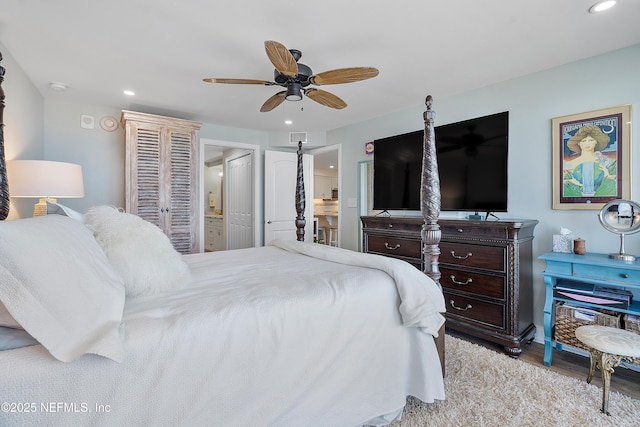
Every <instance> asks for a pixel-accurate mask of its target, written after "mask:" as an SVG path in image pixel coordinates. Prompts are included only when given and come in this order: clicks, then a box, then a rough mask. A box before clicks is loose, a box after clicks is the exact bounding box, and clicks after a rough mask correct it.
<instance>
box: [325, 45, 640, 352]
mask: <svg viewBox="0 0 640 427" xmlns="http://www.w3.org/2000/svg"><path fill="white" fill-rule="evenodd" d="M638 70H640V45H635V46H632V47H629V48H626V49H622V50H618V51H614V52H610V53H608V54H605V55H601V56H598V57H594V58H590V59H586V60H583V61H579V62H576V63H572V64H568V65H565V66H562V67H558V68H554V69H551V70H547V71H543V72H540V73H536V74H532V75H529V76H526V77H522V78H519V79H515V80H511V81H507V82H503V83H499V84H496V85H492V86H488V87H485V88H482V89H478V90H475V91H471V92H466V93H462V94H458V95H454V96H449V97H444V98H438V96H437V88H434V90H433V94H432V95H434V103H433V109H434V110H435V111H436V119H435V121H436V126H437V125H441V124H446V123H451V122H456V121H460V120H464V119H468V118H471V117H478V116H482V115H486V114H491V113H497V112H500V111H505V110H508V111H509V122H510V123H509V183H508V185H509V194H508V203H509V207H508V212H507V213H502V214H499V216H500V217H502V218H505V219H517V218H532V219H537V220H538V221H540V223H539V224H538V226H537V227H536V229H535V239H534V242H533V251H534V258H536V259H534V277H535V283H534V289H535V291H534V312H535V317H534V323H535V324H536V326H537V327H538V328H537V329H538V330H537V340H542V337H543V331H542V325H543V305H544V284H543V282H542V277H541V274H540V273H541V272H542V271H543V270H544V263H543V262H541V261H539V260H537V257H538V256H539V255H540V254H542V253H544V252H547V251H550V250H551V241H552V235H553V234H554V233H558V231H559V230H560V227H561V226H565V227H568V228H570V229H571V230H573V231H574V233H575V234H576V235H577V236H579V237H582V238H583V239H585V240H586V243H587V250H588V251H590V252H603V253H609V252H617V251H618V247H619V238H618V236H616V235H613V234H612V233H609V232H607V231H605V230H604V229H603V228H602V227H601V226H600V224H599V222H598V219H597V211H576V210H571V211H560V210H553V209H551V191H552V187H551V179H552V168H551V161H552V150H551V149H552V141H551V119H552V118H553V117H559V116H564V115H568V114H574V113H581V112H586V111H591V110H596V109H600V108H607V107H612V106H618V105H623V104H632V123H640V78H638ZM426 95H428V94H427V93H425V94H416V98H417V100H416V103H417V104H418V105H417V106H416V108H415V109H412V110H406V111H402V112H398V113H396V114H393V115H389V116H385V117H378V118H376V119H374V120H369V121H367V122H363V123H359V124H357V125H354V126H348V127H345V128H341V129H336V130H334V131H331V132H329V133H328V136H327V144H338V143H341V144H342V147H343V148H342V149H343V159H346V161H344V162H343V165H344V167H343V170H341V172H340V180H341V191H342V193H341V195H340V196H341V197H345V200H347V199H349V198H355V197H357V195H358V192H357V162H358V161H362V160H368V159H370V158H371V157H370V156H367V155H366V154H365V153H364V143H365V142H367V141H372V140H374V139H376V138H381V137H385V136H390V135H394V134H399V133H405V132H409V131H414V130H417V129H422V128H424V121H423V119H422V113H423V112H424V110H425V107H424V98H425V97H426ZM419 103H422V104H419ZM437 137H438V136H437V134H436V139H437ZM639 139H640V135H639V133H638V132H635V134H632V147H633V148H635V152H634V153H633V154H632V156H633V157H632V172H634V171H633V167H634V166H635V167H636V169H637V167H638V165H640V142H639ZM632 199H634V200H636V201H638V200H640V172H639V171H636V173H635V174H634V175H633V177H632ZM341 210H342V212H341V214H342V221H343V222H342V224H343V229H342V244H343V246H344V247H349V248H351V249H357V247H358V228H357V224H358V213H357V209H356V208H348V207H347V204H346V203H344V204H341ZM344 224H351V225H352V226H349V227H346V226H344ZM626 249H627V252H629V253H632V254H638V255H640V234H635V235H631V236H628V237H627V239H626Z"/></svg>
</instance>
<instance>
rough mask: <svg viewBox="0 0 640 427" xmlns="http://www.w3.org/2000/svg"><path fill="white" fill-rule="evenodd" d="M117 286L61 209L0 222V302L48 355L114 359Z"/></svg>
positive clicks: (85, 233) (120, 291) (120, 290)
mask: <svg viewBox="0 0 640 427" xmlns="http://www.w3.org/2000/svg"><path fill="white" fill-rule="evenodd" d="M124 298H125V292H124V285H123V283H122V279H121V278H120V277H119V276H118V274H117V273H116V272H115V271H114V269H113V268H112V267H111V265H110V264H109V261H108V260H107V258H106V257H105V255H104V253H103V252H102V250H101V249H100V246H99V245H98V243H97V242H96V241H95V239H94V238H93V236H92V235H91V232H90V231H89V230H88V229H87V228H86V227H85V226H84V225H83V224H81V223H79V222H78V221H76V220H73V219H71V218H69V217H66V216H62V215H43V216H39V217H36V218H27V219H19V220H14V221H0V301H2V303H3V304H4V306H5V307H6V308H7V310H8V311H9V313H10V314H11V316H13V318H14V319H15V320H16V321H17V322H18V324H19V325H20V326H22V328H23V329H24V330H26V331H27V332H28V333H29V334H30V335H31V336H33V337H34V338H35V339H36V340H38V341H39V342H40V344H42V345H43V346H44V347H45V348H46V349H47V350H48V351H49V352H50V353H51V355H53V356H54V357H55V358H56V359H58V360H61V361H63V362H71V361H73V360H74V359H76V358H78V357H80V356H81V355H83V354H86V353H93V354H98V355H101V356H104V357H108V358H110V359H112V360H115V361H117V362H121V361H122V360H123V357H124V347H123V343H122V337H121V336H120V324H121V321H122V311H123V308H124Z"/></svg>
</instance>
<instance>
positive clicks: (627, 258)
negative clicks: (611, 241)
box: [609, 254, 636, 262]
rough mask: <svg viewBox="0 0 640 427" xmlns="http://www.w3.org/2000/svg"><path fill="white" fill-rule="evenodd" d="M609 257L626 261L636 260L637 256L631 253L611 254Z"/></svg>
mask: <svg viewBox="0 0 640 427" xmlns="http://www.w3.org/2000/svg"><path fill="white" fill-rule="evenodd" d="M609 258H611V259H617V260H618V261H624V262H635V260H636V257H635V256H634V255H629V254H609Z"/></svg>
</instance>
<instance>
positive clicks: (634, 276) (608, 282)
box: [539, 252, 640, 366]
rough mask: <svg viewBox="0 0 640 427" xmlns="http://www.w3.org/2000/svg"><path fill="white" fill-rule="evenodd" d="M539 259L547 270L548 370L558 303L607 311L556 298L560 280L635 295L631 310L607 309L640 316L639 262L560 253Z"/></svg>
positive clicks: (542, 256) (546, 336)
mask: <svg viewBox="0 0 640 427" xmlns="http://www.w3.org/2000/svg"><path fill="white" fill-rule="evenodd" d="M539 258H540V259H543V260H545V262H546V268H545V270H544V272H543V273H542V275H543V276H544V283H545V286H546V293H545V302H544V364H545V365H546V366H550V365H551V355H552V349H553V335H552V334H553V326H554V308H555V302H556V301H567V302H571V303H572V304H577V305H579V306H581V307H588V308H605V307H603V306H600V305H597V304H590V303H586V302H580V303H576V301H573V300H568V299H563V298H558V297H554V296H553V289H554V287H555V286H556V284H557V282H558V281H559V280H570V281H573V282H581V283H585V284H594V285H601V286H606V287H610V288H622V289H627V290H629V291H631V292H632V293H633V294H634V301H633V302H632V304H631V305H630V306H629V308H628V309H626V310H622V309H618V308H612V307H606V309H607V310H612V311H618V312H621V313H632V314H640V258H639V259H636V261H635V262H633V263H628V262H623V261H618V260H614V259H611V258H609V256H608V255H606V254H596V253H587V254H585V255H575V254H568V253H560V252H547V253H545V254H543V255H541V256H540V257H539ZM557 347H558V349H559V350H561V349H562V347H561V346H560V345H558V346H557Z"/></svg>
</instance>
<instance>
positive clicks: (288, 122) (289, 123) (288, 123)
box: [284, 120, 293, 125]
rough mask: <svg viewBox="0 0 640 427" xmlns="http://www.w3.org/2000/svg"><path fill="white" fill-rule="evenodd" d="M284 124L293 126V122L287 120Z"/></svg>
mask: <svg viewBox="0 0 640 427" xmlns="http://www.w3.org/2000/svg"><path fill="white" fill-rule="evenodd" d="M284 124H285V125H291V124H293V120H285V121H284Z"/></svg>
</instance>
